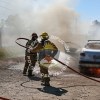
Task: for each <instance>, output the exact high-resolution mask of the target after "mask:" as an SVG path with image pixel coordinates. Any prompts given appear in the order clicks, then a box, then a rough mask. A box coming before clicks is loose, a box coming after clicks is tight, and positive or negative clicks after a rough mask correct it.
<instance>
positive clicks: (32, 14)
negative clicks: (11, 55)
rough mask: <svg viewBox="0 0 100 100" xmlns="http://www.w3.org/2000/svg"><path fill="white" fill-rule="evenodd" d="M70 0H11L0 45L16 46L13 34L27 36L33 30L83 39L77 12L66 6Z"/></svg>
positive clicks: (73, 39)
mask: <svg viewBox="0 0 100 100" xmlns="http://www.w3.org/2000/svg"><path fill="white" fill-rule="evenodd" d="M72 1H74V0H72ZM72 1H71V0H48V2H49V3H48V2H47V0H43V2H42V1H41V0H12V2H10V3H11V5H12V6H11V8H12V10H11V13H9V16H8V17H7V19H6V20H5V21H4V24H3V29H2V34H3V36H2V37H3V45H4V46H15V45H16V44H15V40H16V38H18V37H26V38H30V36H31V34H32V32H36V33H38V35H40V34H41V33H42V32H44V31H46V32H48V33H49V35H56V36H58V37H60V38H61V39H62V40H64V41H72V42H77V43H81V42H84V40H85V39H84V35H83V34H81V33H82V32H81V25H80V21H79V15H78V14H77V13H76V12H75V11H74V10H72V9H70V8H69V5H71V4H73V3H72Z"/></svg>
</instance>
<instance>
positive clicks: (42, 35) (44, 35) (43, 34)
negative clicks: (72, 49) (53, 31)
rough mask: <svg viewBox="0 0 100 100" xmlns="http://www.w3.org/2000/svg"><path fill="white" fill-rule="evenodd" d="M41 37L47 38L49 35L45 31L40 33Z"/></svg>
mask: <svg viewBox="0 0 100 100" xmlns="http://www.w3.org/2000/svg"><path fill="white" fill-rule="evenodd" d="M40 36H41V37H42V39H49V35H48V33H47V32H43V33H42V34H41V35H40Z"/></svg>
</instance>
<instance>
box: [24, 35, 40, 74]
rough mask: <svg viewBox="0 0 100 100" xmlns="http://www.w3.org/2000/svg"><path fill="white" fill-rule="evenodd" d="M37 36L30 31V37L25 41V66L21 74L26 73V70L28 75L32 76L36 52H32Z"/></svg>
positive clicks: (36, 42)
mask: <svg viewBox="0 0 100 100" xmlns="http://www.w3.org/2000/svg"><path fill="white" fill-rule="evenodd" d="M37 38H38V36H37V34H36V33H32V38H31V40H29V41H28V42H27V43H26V47H27V48H26V50H25V66H24V69H23V74H24V75H26V72H27V71H28V76H32V71H33V68H34V67H35V64H36V61H37V52H32V51H31V50H33V49H34V48H35V47H36V46H37V44H38V40H37Z"/></svg>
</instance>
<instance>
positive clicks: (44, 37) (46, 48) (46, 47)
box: [39, 32, 58, 86]
mask: <svg viewBox="0 0 100 100" xmlns="http://www.w3.org/2000/svg"><path fill="white" fill-rule="evenodd" d="M40 37H41V41H40V44H41V45H42V50H41V51H40V52H39V67H40V72H41V75H42V80H41V82H42V83H41V85H45V86H50V77H49V72H48V67H46V66H44V65H42V64H41V60H42V59H43V58H45V59H46V60H48V62H49V61H50V60H52V58H53V57H54V56H55V55H56V53H57V51H58V48H57V47H56V46H55V45H54V43H52V42H51V41H49V35H48V33H46V32H43V33H42V34H41V35H40Z"/></svg>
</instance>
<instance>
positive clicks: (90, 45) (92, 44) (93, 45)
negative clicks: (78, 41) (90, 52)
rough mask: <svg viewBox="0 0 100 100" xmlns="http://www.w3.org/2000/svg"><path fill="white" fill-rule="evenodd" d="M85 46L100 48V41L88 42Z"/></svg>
mask: <svg viewBox="0 0 100 100" xmlns="http://www.w3.org/2000/svg"><path fill="white" fill-rule="evenodd" d="M85 47H86V48H87V49H100V43H88V44H87V45H86V46H85Z"/></svg>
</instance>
